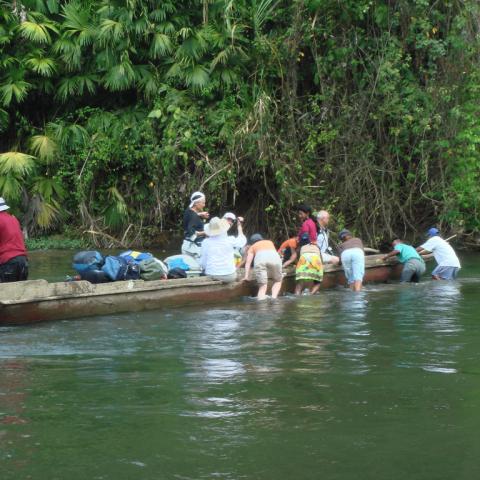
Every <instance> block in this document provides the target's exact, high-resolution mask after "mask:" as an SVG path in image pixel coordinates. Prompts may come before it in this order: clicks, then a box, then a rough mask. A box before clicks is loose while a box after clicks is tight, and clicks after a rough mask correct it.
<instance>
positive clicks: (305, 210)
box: [297, 203, 318, 243]
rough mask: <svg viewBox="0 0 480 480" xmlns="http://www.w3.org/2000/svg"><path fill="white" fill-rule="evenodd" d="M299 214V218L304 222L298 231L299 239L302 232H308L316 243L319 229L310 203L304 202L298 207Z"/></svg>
mask: <svg viewBox="0 0 480 480" xmlns="http://www.w3.org/2000/svg"><path fill="white" fill-rule="evenodd" d="M297 214H298V218H299V220H300V221H301V222H302V226H301V227H300V230H299V232H298V240H300V237H301V236H302V233H308V236H309V237H310V240H311V241H312V242H314V243H316V241H317V235H318V230H317V224H316V223H315V219H314V218H313V216H312V209H311V208H310V207H309V206H308V205H305V204H304V203H302V204H301V205H299V206H298V207H297Z"/></svg>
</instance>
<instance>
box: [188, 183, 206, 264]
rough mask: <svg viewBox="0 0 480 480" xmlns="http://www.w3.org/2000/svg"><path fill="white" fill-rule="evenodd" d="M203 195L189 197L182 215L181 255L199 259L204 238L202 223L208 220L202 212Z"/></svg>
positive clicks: (197, 194) (203, 205)
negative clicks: (188, 203)
mask: <svg viewBox="0 0 480 480" xmlns="http://www.w3.org/2000/svg"><path fill="white" fill-rule="evenodd" d="M204 208H205V195H204V194H203V193H202V192H195V193H193V194H192V196H191V197H190V205H189V206H188V208H187V209H186V210H185V212H184V214H183V232H184V237H183V243H182V254H184V255H190V256H192V257H194V258H197V259H198V258H200V256H201V253H202V242H203V240H204V238H205V231H204V228H205V227H204V223H203V221H204V220H206V219H208V218H209V216H210V215H209V214H208V212H204V211H203V209H204Z"/></svg>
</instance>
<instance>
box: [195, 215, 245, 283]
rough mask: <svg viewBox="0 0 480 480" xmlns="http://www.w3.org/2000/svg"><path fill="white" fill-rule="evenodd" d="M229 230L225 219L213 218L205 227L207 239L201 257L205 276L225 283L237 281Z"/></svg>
mask: <svg viewBox="0 0 480 480" xmlns="http://www.w3.org/2000/svg"><path fill="white" fill-rule="evenodd" d="M229 229H230V224H229V223H228V221H227V220H226V219H225V218H218V217H213V218H212V219H211V220H210V223H208V224H207V225H205V234H206V235H207V238H205V240H204V241H203V244H202V255H201V257H200V265H201V266H202V269H203V271H204V272H205V275H208V276H209V277H212V278H215V279H216V280H221V281H222V282H225V283H231V282H234V281H235V280H237V271H236V268H235V262H234V257H233V255H234V249H233V244H232V242H231V240H230V239H229V237H228V235H227V232H228V230H229Z"/></svg>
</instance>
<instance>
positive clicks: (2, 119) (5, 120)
mask: <svg viewBox="0 0 480 480" xmlns="http://www.w3.org/2000/svg"><path fill="white" fill-rule="evenodd" d="M9 122H10V115H9V114H8V112H6V111H5V110H3V109H2V108H0V132H4V131H5V130H6V129H7V128H8V124H9Z"/></svg>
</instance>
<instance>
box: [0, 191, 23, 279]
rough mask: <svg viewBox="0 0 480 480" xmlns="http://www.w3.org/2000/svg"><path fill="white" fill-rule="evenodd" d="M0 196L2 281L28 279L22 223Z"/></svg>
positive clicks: (0, 274) (0, 268) (0, 275)
mask: <svg viewBox="0 0 480 480" xmlns="http://www.w3.org/2000/svg"><path fill="white" fill-rule="evenodd" d="M9 208H10V207H9V206H8V205H7V204H6V202H5V200H4V199H3V198H1V197H0V283H1V282H19V281H21V280H27V279H28V261H27V249H26V248H25V242H24V240H23V233H22V229H21V228H20V223H19V222H18V220H17V219H16V218H15V217H14V216H13V215H10V214H9V213H8V212H7V210H8V209H9Z"/></svg>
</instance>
